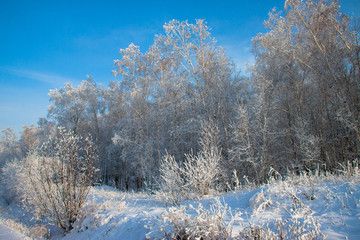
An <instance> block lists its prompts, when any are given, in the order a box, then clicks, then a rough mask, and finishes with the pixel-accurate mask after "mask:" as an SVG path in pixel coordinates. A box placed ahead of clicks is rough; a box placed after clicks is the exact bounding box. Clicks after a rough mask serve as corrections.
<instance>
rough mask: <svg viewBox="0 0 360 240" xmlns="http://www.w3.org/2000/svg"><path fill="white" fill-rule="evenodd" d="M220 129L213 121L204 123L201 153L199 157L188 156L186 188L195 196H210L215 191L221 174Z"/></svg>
mask: <svg viewBox="0 0 360 240" xmlns="http://www.w3.org/2000/svg"><path fill="white" fill-rule="evenodd" d="M218 137H219V129H218V128H217V127H216V126H215V124H214V123H213V122H212V121H207V122H204V123H203V126H202V137H201V140H200V146H201V152H199V153H198V155H196V156H195V155H187V157H186V161H185V163H184V167H183V169H182V171H183V175H184V177H185V179H186V188H187V189H188V192H189V193H193V194H195V196H204V195H208V194H210V193H211V192H212V190H214V189H215V187H216V186H215V182H216V180H217V177H218V176H219V173H220V161H221V151H220V149H219V148H218V145H219V139H218Z"/></svg>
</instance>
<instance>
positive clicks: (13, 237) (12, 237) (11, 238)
mask: <svg viewBox="0 0 360 240" xmlns="http://www.w3.org/2000/svg"><path fill="white" fill-rule="evenodd" d="M1 239H4V240H5V239H6V240H23V239H27V237H26V236H24V235H23V234H21V233H18V232H16V231H14V230H13V229H10V228H9V227H7V226H5V225H3V224H0V240H1Z"/></svg>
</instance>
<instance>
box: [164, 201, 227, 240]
mask: <svg viewBox="0 0 360 240" xmlns="http://www.w3.org/2000/svg"><path fill="white" fill-rule="evenodd" d="M189 212H193V214H191V213H189ZM227 217H232V215H231V211H230V209H229V208H228V206H227V205H224V204H222V203H221V202H220V201H217V202H216V203H215V204H213V205H211V207H210V209H209V210H207V209H205V208H204V207H203V206H202V205H201V204H199V205H198V206H197V207H196V208H195V207H193V206H191V205H190V206H189V208H186V207H180V208H170V209H169V210H168V211H167V212H166V213H165V214H164V215H163V218H164V220H165V221H166V222H168V223H170V225H171V228H172V229H171V232H170V233H165V236H166V238H168V239H181V240H183V239H184V240H185V239H186V240H191V239H203V240H212V239H217V240H221V239H229V238H231V233H232V223H233V221H232V219H230V221H225V219H226V218H227Z"/></svg>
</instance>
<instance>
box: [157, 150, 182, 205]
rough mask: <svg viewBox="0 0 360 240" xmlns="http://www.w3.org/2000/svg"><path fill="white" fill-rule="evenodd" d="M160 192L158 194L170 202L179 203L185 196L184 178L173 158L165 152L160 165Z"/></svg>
mask: <svg viewBox="0 0 360 240" xmlns="http://www.w3.org/2000/svg"><path fill="white" fill-rule="evenodd" d="M160 174H161V186H160V187H161V190H162V191H161V192H159V193H158V194H159V196H160V197H161V198H162V199H164V200H165V201H167V202H169V203H171V204H179V203H180V202H181V200H183V199H184V198H185V197H186V192H185V191H184V179H183V178H182V176H181V169H180V167H179V165H178V163H177V162H176V160H175V158H174V157H173V156H171V155H169V154H166V155H165V156H164V158H163V159H162V162H161V166H160Z"/></svg>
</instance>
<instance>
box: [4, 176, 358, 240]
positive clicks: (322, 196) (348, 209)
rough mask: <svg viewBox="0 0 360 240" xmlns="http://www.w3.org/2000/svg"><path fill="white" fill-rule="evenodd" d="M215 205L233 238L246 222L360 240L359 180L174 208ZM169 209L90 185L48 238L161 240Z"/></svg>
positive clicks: (317, 181) (265, 190)
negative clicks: (71, 216) (222, 209)
mask: <svg viewBox="0 0 360 240" xmlns="http://www.w3.org/2000/svg"><path fill="white" fill-rule="evenodd" d="M219 201H220V202H221V203H222V204H223V205H226V206H227V207H228V208H229V212H231V213H232V214H231V216H232V217H233V218H232V219H231V216H230V215H229V216H227V218H225V219H226V221H229V222H230V221H231V220H233V224H232V235H233V236H235V235H237V234H238V233H239V232H241V231H243V230H244V229H245V228H246V227H247V226H249V225H250V224H251V225H252V226H254V225H255V226H261V227H262V228H264V227H266V228H268V229H270V230H272V231H274V232H275V231H276V224H278V223H279V222H281V223H283V224H284V226H289V224H294V225H291V226H295V227H298V228H299V229H302V231H309V232H311V231H315V232H316V231H317V228H318V230H320V231H321V234H322V237H324V238H326V239H360V181H359V179H348V178H345V177H343V178H338V177H323V178H321V177H313V178H311V177H293V178H292V179H290V180H288V181H273V182H272V183H270V184H266V185H263V186H260V187H257V188H251V189H250V188H249V189H243V190H240V191H236V192H228V193H225V194H221V195H218V196H207V197H204V198H202V199H200V200H187V201H183V202H182V203H181V204H180V206H175V208H176V209H180V208H181V207H186V211H187V213H188V214H190V215H195V214H196V208H197V207H198V205H199V204H201V205H202V206H203V207H204V209H210V208H211V206H213V205H214V204H215V203H216V202H219ZM190 205H191V206H193V208H189V207H188V206H190ZM171 207H174V206H170V205H168V204H167V203H165V202H164V201H163V200H162V199H158V197H157V196H156V195H151V194H147V193H129V192H121V191H118V190H116V189H115V188H112V187H108V186H100V187H99V186H98V187H93V188H92V189H91V192H90V194H89V196H88V198H87V201H86V204H85V206H84V207H83V209H82V215H81V216H80V218H79V220H78V221H77V222H76V224H75V227H74V229H72V230H71V232H70V233H68V234H67V235H65V236H64V235H63V234H57V235H55V236H54V235H52V239H58V240H60V239H61V240H75V239H109V240H110V239H129V240H131V239H162V238H163V237H164V230H166V231H170V230H171V228H172V226H171V224H170V223H169V222H167V221H165V220H166V219H165V218H164V215H165V213H167V212H168V211H169V209H170V208H171ZM194 209H195V211H194ZM0 230H1V231H4V230H2V229H0Z"/></svg>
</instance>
